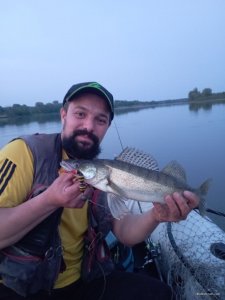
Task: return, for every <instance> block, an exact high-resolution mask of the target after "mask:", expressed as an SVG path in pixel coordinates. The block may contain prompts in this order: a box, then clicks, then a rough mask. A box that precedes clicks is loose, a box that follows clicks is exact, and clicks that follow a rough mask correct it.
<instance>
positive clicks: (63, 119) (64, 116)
mask: <svg viewBox="0 0 225 300" xmlns="http://www.w3.org/2000/svg"><path fill="white" fill-rule="evenodd" d="M60 117H61V122H62V124H63V125H64V122H65V118H66V110H65V109H64V108H63V107H62V108H61V109H60Z"/></svg>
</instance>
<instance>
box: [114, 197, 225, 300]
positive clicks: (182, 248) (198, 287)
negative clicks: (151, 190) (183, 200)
mask: <svg viewBox="0 0 225 300" xmlns="http://www.w3.org/2000/svg"><path fill="white" fill-rule="evenodd" d="M151 205H152V204H151V203H148V204H147V203H143V202H142V203H141V202H137V201H131V202H130V207H129V208H130V209H131V211H132V212H134V213H142V212H144V211H146V210H147V209H149V208H150V206H151ZM120 247H121V246H120ZM120 250H121V248H120ZM121 253H122V251H121ZM128 253H129V252H128V250H126V253H125V254H123V257H122V255H121V260H122V262H121V261H120V263H119V264H118V265H119V266H120V268H121V265H122V264H124V265H123V266H124V269H125V268H126V267H127V270H128V271H133V272H144V273H145V274H147V275H149V276H156V277H157V278H158V279H159V280H162V281H164V282H166V283H167V284H168V285H169V286H171V288H172V290H173V293H174V299H177V300H197V299H198V300H199V299H209V300H210V299H218V300H220V299H221V300H222V299H225V232H224V231H223V230H222V229H221V228H220V227H219V226H217V225H216V224H215V223H214V222H213V221H212V220H211V219H210V218H209V217H208V216H201V215H200V214H199V212H198V210H193V211H192V212H191V213H190V214H189V215H188V217H187V219H186V220H183V221H180V222H163V223H160V224H159V225H158V227H157V228H156V229H155V230H154V231H153V232H152V234H151V236H149V238H148V239H147V240H146V241H145V242H144V243H141V244H139V245H137V246H135V247H133V248H132V249H131V253H132V257H131V253H129V254H128ZM131 265H132V267H133V269H132V268H131Z"/></svg>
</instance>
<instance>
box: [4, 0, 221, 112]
mask: <svg viewBox="0 0 225 300" xmlns="http://www.w3.org/2000/svg"><path fill="white" fill-rule="evenodd" d="M0 4H1V6H0V7H1V9H0V39H1V44H0V105H1V106H7V105H12V104H14V103H17V104H26V105H30V106H33V105H35V103H36V102H38V101H42V102H43V103H47V102H52V101H54V100H59V101H61V100H62V98H63V97H64V95H65V93H66V92H67V90H68V89H69V88H70V86H71V85H72V84H74V83H77V82H82V81H98V82H100V83H101V84H103V85H104V86H105V87H106V88H108V89H109V90H110V91H111V92H112V93H113V95H114V97H115V99H117V100H140V101H146V100H147V101H148V100H149V101H151V100H166V99H177V98H184V97H187V94H188V92H189V91H190V90H192V89H193V88H195V87H197V88H198V89H199V90H200V91H201V90H202V89H204V88H207V87H209V88H211V89H212V91H213V92H221V91H225V1H224V0H154V1H151V0H62V1H59V0H38V1H37V0H19V1H18V0H7V1H4V0H0Z"/></svg>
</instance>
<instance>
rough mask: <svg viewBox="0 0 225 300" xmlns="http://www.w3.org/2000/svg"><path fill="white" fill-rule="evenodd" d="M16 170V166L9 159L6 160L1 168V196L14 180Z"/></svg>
mask: <svg viewBox="0 0 225 300" xmlns="http://www.w3.org/2000/svg"><path fill="white" fill-rule="evenodd" d="M15 169H16V164H15V163H13V162H12V161H10V160H9V159H5V161H4V162H3V164H2V166H1V168H0V195H1V194H2V193H3V192H4V190H5V189H6V187H7V185H8V183H9V181H10V179H11V178H12V176H13V174H14V172H15Z"/></svg>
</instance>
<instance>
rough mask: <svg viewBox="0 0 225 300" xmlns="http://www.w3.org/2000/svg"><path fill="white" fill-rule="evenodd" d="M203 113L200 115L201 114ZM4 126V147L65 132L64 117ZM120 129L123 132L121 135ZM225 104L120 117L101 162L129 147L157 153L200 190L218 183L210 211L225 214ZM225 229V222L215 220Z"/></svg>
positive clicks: (161, 163) (162, 163)
mask: <svg viewBox="0 0 225 300" xmlns="http://www.w3.org/2000/svg"><path fill="white" fill-rule="evenodd" d="M196 112H198V113H196ZM14 121H15V122H14V123H9V122H6V123H5V124H4V125H2V126H0V132H1V138H0V147H2V146H3V145H4V144H5V143H7V142H8V141H10V140H11V139H12V138H15V137H17V136H19V135H22V134H31V133H36V132H45V133H52V132H59V131H60V130H61V123H60V118H59V115H54V116H49V115H48V116H46V115H45V116H38V117H37V118H32V119H30V118H29V119H24V118H23V119H20V120H14ZM116 128H117V129H118V132H117V130H116ZM224 132H225V105H213V106H211V107H207V108H206V107H205V108H204V109H203V107H202V106H201V107H198V110H197V109H196V108H194V109H193V107H192V108H190V107H189V106H188V104H186V105H175V106H161V107H157V108H147V109H140V108H138V109H135V110H123V111H120V113H118V112H116V117H115V122H112V125H111V126H110V128H109V130H108V133H107V135H106V137H105V139H104V140H103V143H102V154H101V157H105V158H113V157H115V156H116V155H118V154H119V153H120V152H121V144H120V140H119V137H120V139H121V141H122V145H123V147H126V146H130V147H136V148H138V149H140V150H143V151H145V152H146V153H151V154H152V155H153V156H154V157H155V158H156V159H157V161H158V163H159V166H160V169H161V168H163V167H164V166H165V165H166V164H167V163H168V162H169V161H170V160H173V159H175V160H177V161H178V162H179V163H180V164H181V165H182V166H183V167H184V169H185V170H186V173H187V178H188V183H189V184H190V185H191V186H193V187H198V186H199V185H200V184H201V183H202V182H203V181H204V180H205V179H207V178H212V179H213V181H212V186H211V187H210V190H209V193H208V195H207V199H206V200H207V205H208V207H210V208H212V209H214V210H218V211H222V212H225V196H224V195H225V156H224V153H225V134H224ZM210 217H211V218H212V219H213V220H215V221H216V223H217V224H218V225H219V226H220V227H221V228H223V229H224V230H225V222H224V218H222V217H216V216H213V215H210Z"/></svg>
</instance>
